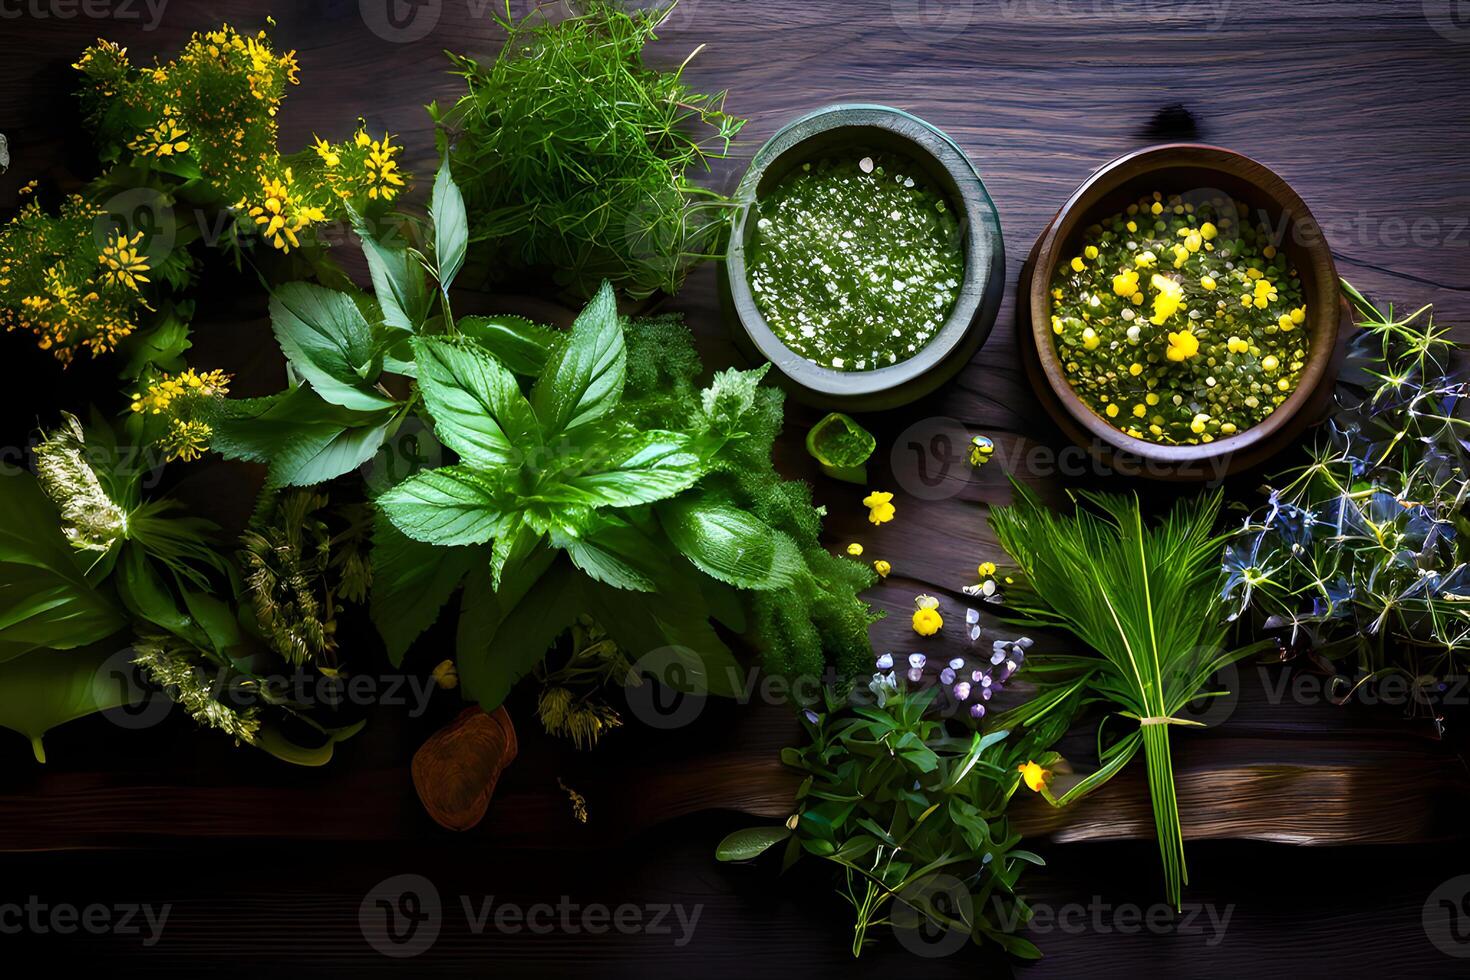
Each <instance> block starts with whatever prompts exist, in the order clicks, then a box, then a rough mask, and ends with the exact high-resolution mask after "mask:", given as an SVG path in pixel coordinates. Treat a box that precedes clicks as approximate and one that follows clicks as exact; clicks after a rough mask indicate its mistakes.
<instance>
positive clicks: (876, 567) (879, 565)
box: [873, 558, 893, 578]
mask: <svg viewBox="0 0 1470 980" xmlns="http://www.w3.org/2000/svg"><path fill="white" fill-rule="evenodd" d="M873 571H875V572H877V573H878V577H879V578H887V577H888V573H889V572H891V571H893V566H892V565H890V564H889V563H888V562H886V561H884V560H883V559H882V558H879V559H878V560H877V561H875V562H873Z"/></svg>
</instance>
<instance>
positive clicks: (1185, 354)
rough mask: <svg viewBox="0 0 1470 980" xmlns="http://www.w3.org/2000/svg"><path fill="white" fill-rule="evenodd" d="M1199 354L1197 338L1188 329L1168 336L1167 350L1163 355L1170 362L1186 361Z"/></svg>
mask: <svg viewBox="0 0 1470 980" xmlns="http://www.w3.org/2000/svg"><path fill="white" fill-rule="evenodd" d="M1198 353H1199V338H1198V337H1196V336H1195V335H1194V334H1192V333H1190V332H1189V330H1188V329H1185V330H1181V331H1179V332H1178V333H1171V334H1169V348H1168V350H1166V351H1164V355H1165V356H1166V357H1168V358H1169V360H1171V361H1186V360H1188V359H1189V358H1191V357H1193V356H1195V355H1196V354H1198Z"/></svg>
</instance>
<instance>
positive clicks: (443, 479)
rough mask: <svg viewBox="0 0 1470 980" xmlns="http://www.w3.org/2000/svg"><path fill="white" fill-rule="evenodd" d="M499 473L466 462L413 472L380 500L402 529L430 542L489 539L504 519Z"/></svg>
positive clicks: (459, 542)
mask: <svg viewBox="0 0 1470 980" xmlns="http://www.w3.org/2000/svg"><path fill="white" fill-rule="evenodd" d="M493 479H494V477H493V476H492V477H484V476H481V475H480V474H478V473H476V472H475V471H474V470H471V469H469V468H468V467H466V466H463V465H457V466H444V467H440V468H439V469H437V470H428V471H427V472H424V473H419V474H418V475H416V476H411V477H409V478H408V479H407V480H404V481H403V482H402V483H400V484H398V485H397V486H396V487H394V488H392V489H391V490H388V491H387V492H385V493H384V494H382V496H380V497H378V501H377V502H378V506H379V507H380V508H381V509H382V511H383V513H384V514H386V515H387V516H388V519H389V520H390V521H392V522H393V524H394V526H396V527H397V528H398V529H399V530H400V531H402V532H403V533H404V534H406V535H408V536H409V537H411V538H413V539H414V540H416V541H424V542H427V543H429V544H442V545H462V544H484V543H485V542H486V541H489V540H490V539H491V538H493V537H495V536H496V535H497V534H498V533H499V532H500V528H501V524H502V523H503V522H504V520H505V515H504V513H503V512H502V509H501V500H500V495H499V494H497V493H496V491H495V489H494V484H493V483H492V482H491V480H493Z"/></svg>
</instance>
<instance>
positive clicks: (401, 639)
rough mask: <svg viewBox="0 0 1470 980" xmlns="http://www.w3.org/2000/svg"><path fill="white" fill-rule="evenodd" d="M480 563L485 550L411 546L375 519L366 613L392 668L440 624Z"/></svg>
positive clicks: (410, 541)
mask: <svg viewBox="0 0 1470 980" xmlns="http://www.w3.org/2000/svg"><path fill="white" fill-rule="evenodd" d="M484 561H486V555H485V549H484V548H441V547H440V546H438V545H433V544H425V543H423V542H422V541H415V540H414V539H413V538H410V537H408V536H407V535H406V534H404V533H403V532H402V531H400V530H398V528H396V527H394V526H393V522H392V521H390V520H388V519H387V518H386V517H384V516H383V515H382V514H381V513H379V514H378V516H377V518H376V520H375V521H374V524H373V587H372V597H371V600H370V607H369V609H370V614H371V616H372V620H373V624H374V625H375V626H377V628H378V633H379V634H380V635H381V636H382V637H383V643H384V645H385V646H386V647H387V648H388V659H389V660H390V661H392V663H393V666H395V667H397V666H399V665H400V664H402V663H403V655H404V654H405V653H407V652H408V648H409V647H410V646H411V645H412V644H413V641H414V640H416V639H418V637H419V634H420V633H422V632H423V631H424V630H426V629H428V628H429V627H430V626H431V625H433V623H434V621H435V620H436V619H438V618H439V611H440V610H441V609H443V608H444V604H445V603H446V602H448V601H449V597H450V596H451V595H453V594H454V590H455V589H457V588H458V587H459V583H460V582H461V581H463V580H464V577H465V575H467V574H468V573H469V571H470V569H471V568H472V567H473V566H475V565H476V564H480V563H483V562H484Z"/></svg>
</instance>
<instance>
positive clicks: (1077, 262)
mask: <svg viewBox="0 0 1470 980" xmlns="http://www.w3.org/2000/svg"><path fill="white" fill-rule="evenodd" d="M1085 268H1087V266H1086V264H1085V263H1084V262H1083V261H1082V256H1080V255H1077V256H1073V258H1072V271H1073V272H1081V271H1082V270H1083V269H1085Z"/></svg>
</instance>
